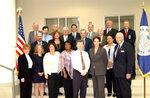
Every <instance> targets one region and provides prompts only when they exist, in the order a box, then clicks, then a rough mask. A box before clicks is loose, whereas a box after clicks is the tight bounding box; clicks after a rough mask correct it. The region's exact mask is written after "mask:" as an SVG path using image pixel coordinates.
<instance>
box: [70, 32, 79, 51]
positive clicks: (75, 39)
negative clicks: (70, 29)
mask: <svg viewBox="0 0 150 98" xmlns="http://www.w3.org/2000/svg"><path fill="white" fill-rule="evenodd" d="M69 35H71V36H72V37H73V38H74V36H73V35H72V33H70V34H69ZM79 39H81V36H80V33H78V32H77V33H76V38H74V43H73V45H74V46H73V50H76V49H77V48H76V41H77V40H79Z"/></svg>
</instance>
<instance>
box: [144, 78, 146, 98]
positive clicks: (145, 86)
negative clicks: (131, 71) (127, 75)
mask: <svg viewBox="0 0 150 98" xmlns="http://www.w3.org/2000/svg"><path fill="white" fill-rule="evenodd" d="M144 98H146V78H145V77H144Z"/></svg>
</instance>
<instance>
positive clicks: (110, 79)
mask: <svg viewBox="0 0 150 98" xmlns="http://www.w3.org/2000/svg"><path fill="white" fill-rule="evenodd" d="M113 41H114V39H113V37H112V36H111V35H108V36H107V43H108V44H107V45H105V46H104V48H105V49H106V52H107V58H108V65H107V72H106V84H107V91H108V94H107V96H108V97H109V96H111V95H112V88H113V97H116V89H115V83H114V74H113V60H114V58H113V57H114V49H115V46H116V44H114V43H113Z"/></svg>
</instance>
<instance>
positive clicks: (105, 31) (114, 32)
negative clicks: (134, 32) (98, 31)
mask: <svg viewBox="0 0 150 98" xmlns="http://www.w3.org/2000/svg"><path fill="white" fill-rule="evenodd" d="M117 32H118V30H116V29H114V28H112V29H111V30H110V32H109V33H107V29H105V30H104V36H108V35H111V36H112V37H113V39H114V43H116V40H115V36H116V33H117Z"/></svg>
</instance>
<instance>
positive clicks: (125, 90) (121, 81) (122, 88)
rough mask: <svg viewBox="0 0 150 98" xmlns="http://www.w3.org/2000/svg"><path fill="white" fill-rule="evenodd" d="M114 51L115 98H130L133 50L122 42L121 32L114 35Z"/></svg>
mask: <svg viewBox="0 0 150 98" xmlns="http://www.w3.org/2000/svg"><path fill="white" fill-rule="evenodd" d="M116 41H117V44H118V45H116V47H115V51H114V67H113V70H114V77H115V83H116V93H117V98H131V75H132V73H133V48H132V46H131V45H130V44H129V43H127V42H125V41H124V36H123V34H122V33H121V32H119V33H117V34H116Z"/></svg>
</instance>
